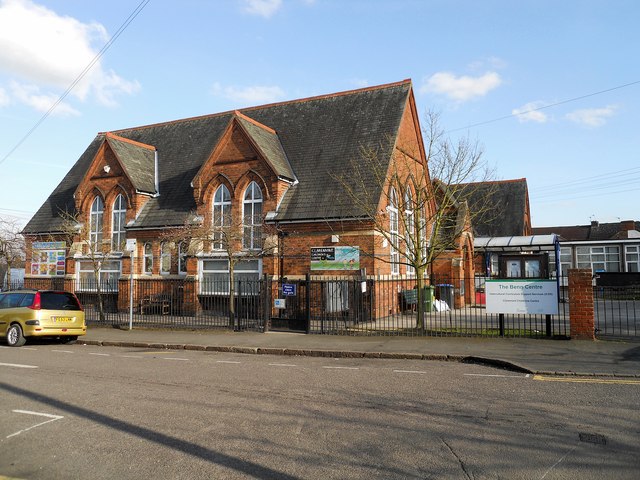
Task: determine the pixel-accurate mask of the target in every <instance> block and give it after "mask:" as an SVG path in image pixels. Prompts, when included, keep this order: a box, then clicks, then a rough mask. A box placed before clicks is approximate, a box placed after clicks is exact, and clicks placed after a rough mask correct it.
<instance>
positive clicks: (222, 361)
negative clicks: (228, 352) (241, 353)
mask: <svg viewBox="0 0 640 480" xmlns="http://www.w3.org/2000/svg"><path fill="white" fill-rule="evenodd" d="M216 363H233V364H238V363H241V362H232V361H231V360H216Z"/></svg>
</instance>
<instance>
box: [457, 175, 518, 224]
mask: <svg viewBox="0 0 640 480" xmlns="http://www.w3.org/2000/svg"><path fill="white" fill-rule="evenodd" d="M460 187H461V189H462V192H463V193H462V197H464V198H466V199H467V202H468V204H469V210H470V215H471V223H472V226H473V234H474V236H476V237H511V236H521V235H528V234H529V232H527V231H526V230H527V225H526V217H527V216H526V214H527V205H528V196H529V193H528V189H527V179H526V178H520V179H516V180H500V181H494V182H476V183H466V184H461V185H460ZM465 191H466V192H465Z"/></svg>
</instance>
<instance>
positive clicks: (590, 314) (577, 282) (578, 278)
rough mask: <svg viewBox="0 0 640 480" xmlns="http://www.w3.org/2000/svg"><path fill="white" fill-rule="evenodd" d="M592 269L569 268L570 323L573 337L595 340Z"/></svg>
mask: <svg viewBox="0 0 640 480" xmlns="http://www.w3.org/2000/svg"><path fill="white" fill-rule="evenodd" d="M591 281H592V274H591V270H590V269H577V268H576V269H570V270H569V323H570V335H571V338H576V339H581V340H595V315H594V309H593V284H592V283H591Z"/></svg>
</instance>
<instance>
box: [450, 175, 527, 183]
mask: <svg viewBox="0 0 640 480" xmlns="http://www.w3.org/2000/svg"><path fill="white" fill-rule="evenodd" d="M526 181H527V177H522V178H511V179H508V180H485V181H482V182H467V183H460V185H478V184H481V183H516V182H526Z"/></svg>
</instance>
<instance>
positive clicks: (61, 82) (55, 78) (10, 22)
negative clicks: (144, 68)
mask: <svg viewBox="0 0 640 480" xmlns="http://www.w3.org/2000/svg"><path fill="white" fill-rule="evenodd" d="M107 39H108V34H107V32H106V29H105V28H104V27H103V26H102V25H101V24H99V23H95V22H94V23H82V22H80V21H78V20H76V19H74V18H72V17H69V16H61V15H58V14H57V13H55V12H54V11H52V10H49V9H48V8H46V7H43V6H40V5H37V4H35V3H33V2H32V1H31V0H3V1H0V70H2V71H4V72H5V73H6V74H8V75H9V76H10V77H13V78H18V79H20V82H21V83H23V82H24V83H26V84H28V85H36V86H38V87H39V88H41V89H42V88H47V89H50V90H51V92H49V93H47V94H41V95H40V96H56V97H57V96H59V93H58V94H55V93H52V92H54V91H55V92H61V91H62V90H63V89H66V88H67V87H69V85H71V83H72V82H73V81H74V80H75V79H76V78H77V77H78V75H79V74H80V73H82V71H83V70H84V69H85V68H86V67H87V66H88V65H89V64H90V63H91V62H92V61H93V59H94V58H95V57H96V55H97V53H98V50H99V48H94V46H93V44H94V43H98V45H99V47H100V48H101V47H102V45H103V44H104V43H106V41H107ZM139 87H140V86H139V84H138V83H137V82H131V81H128V80H125V79H123V78H121V77H119V76H118V75H117V74H115V73H114V72H113V71H104V69H103V67H102V65H101V63H100V62H99V61H98V62H96V63H95V65H94V66H93V67H92V69H91V71H89V73H88V74H87V75H85V77H84V78H83V79H82V81H80V82H79V83H78V84H77V85H76V86H75V87H74V89H73V91H72V92H71V95H73V96H74V97H75V98H77V99H78V100H86V99H87V98H88V97H89V96H93V97H94V98H95V99H97V101H98V102H100V103H102V104H104V105H111V104H113V103H114V98H115V96H116V95H117V94H120V93H126V94H130V93H133V92H135V91H137V90H138V89H139ZM28 98H31V97H28ZM17 100H20V101H25V98H18V99H17ZM31 100H32V101H31V102H30V103H29V104H30V105H32V106H35V105H36V104H39V102H35V101H33V98H31Z"/></svg>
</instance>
